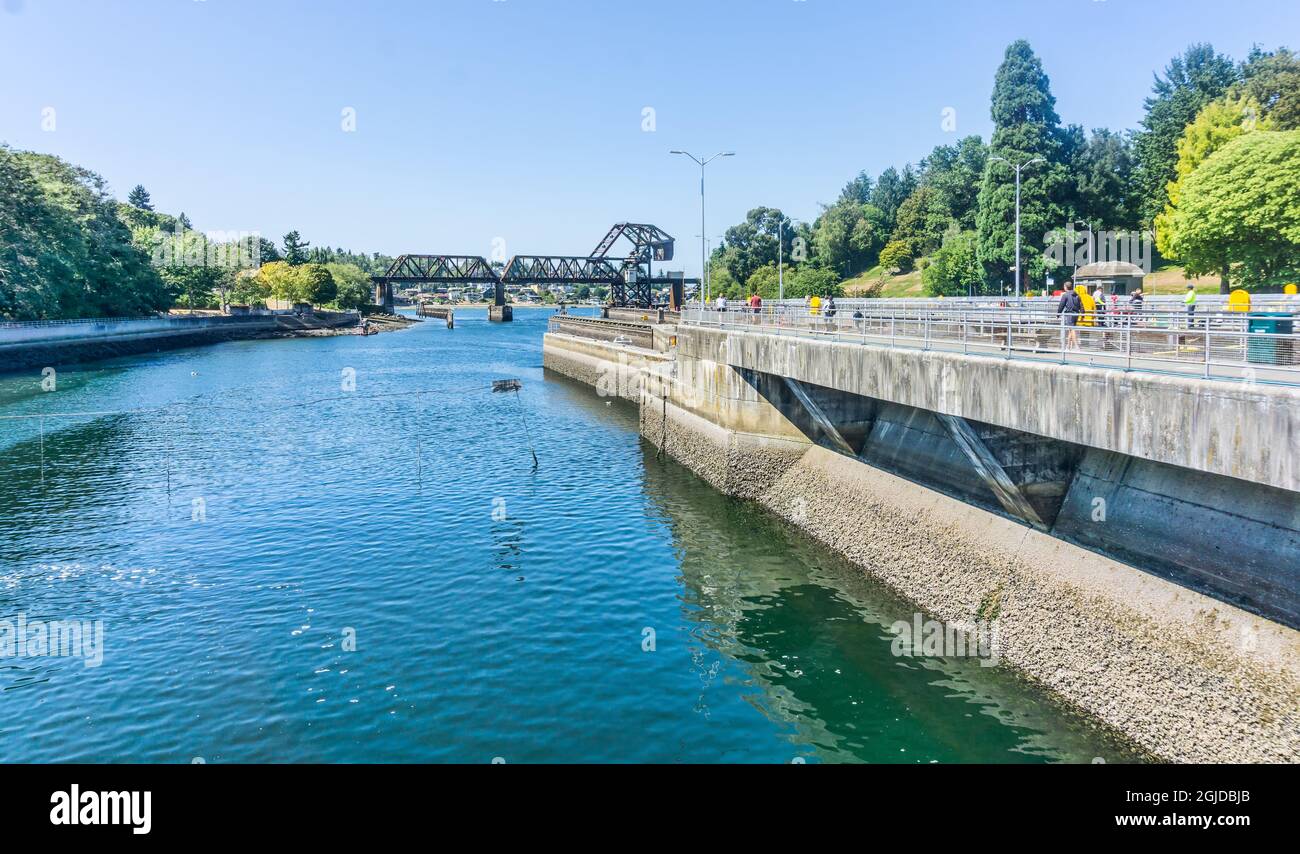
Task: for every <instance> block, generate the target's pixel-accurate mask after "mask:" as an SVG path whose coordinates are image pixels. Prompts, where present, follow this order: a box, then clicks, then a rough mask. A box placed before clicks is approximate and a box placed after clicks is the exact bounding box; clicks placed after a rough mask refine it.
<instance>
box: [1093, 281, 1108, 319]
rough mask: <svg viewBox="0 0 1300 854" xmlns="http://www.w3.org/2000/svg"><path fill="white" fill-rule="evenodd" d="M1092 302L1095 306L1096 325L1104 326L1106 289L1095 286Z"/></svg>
mask: <svg viewBox="0 0 1300 854" xmlns="http://www.w3.org/2000/svg"><path fill="white" fill-rule="evenodd" d="M1092 301H1093V302H1094V303H1096V304H1097V325H1098V326H1106V325H1107V324H1106V289H1105V288H1103V287H1102V286H1101V285H1097V290H1095V291H1093V292H1092Z"/></svg>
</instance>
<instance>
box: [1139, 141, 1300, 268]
mask: <svg viewBox="0 0 1300 854" xmlns="http://www.w3.org/2000/svg"><path fill="white" fill-rule="evenodd" d="M1297 175H1300V130H1293V131H1259V132H1256V133H1246V134H1242V135H1240V136H1238V137H1237V138H1236V139H1234V140H1232V141H1231V142H1228V143H1227V144H1226V145H1224V146H1223V147H1222V148H1220V149H1219V150H1218V151H1215V152H1214V153H1213V154H1211V155H1210V156H1209V157H1208V158H1206V159H1205V160H1204V161H1203V162H1202V163H1201V164H1200V165H1199V166H1197V167H1196V169H1195V170H1194V171H1193V172H1192V173H1191V174H1189V175H1188V176H1187V177H1186V178H1185V179H1183V180H1182V182H1181V187H1180V191H1179V202H1178V205H1177V207H1176V208H1174V209H1173V210H1172V212H1171V214H1170V215H1169V216H1168V217H1165V218H1164V219H1163V226H1164V234H1163V239H1164V240H1165V241H1166V244H1167V245H1168V246H1169V248H1170V251H1171V252H1172V253H1173V254H1174V255H1175V256H1176V257H1177V258H1179V259H1180V260H1181V261H1182V262H1183V264H1184V265H1185V267H1186V270H1187V272H1188V274H1190V275H1193V276H1195V275H1203V274H1206V273H1212V272H1217V273H1219V274H1220V275H1221V276H1223V277H1224V278H1225V279H1228V278H1232V279H1236V280H1237V281H1239V282H1240V283H1241V284H1242V285H1244V286H1246V287H1252V288H1258V287H1265V286H1274V285H1280V284H1283V283H1285V282H1289V281H1295V280H1296V279H1297V278H1300V181H1297V180H1296V176H1297Z"/></svg>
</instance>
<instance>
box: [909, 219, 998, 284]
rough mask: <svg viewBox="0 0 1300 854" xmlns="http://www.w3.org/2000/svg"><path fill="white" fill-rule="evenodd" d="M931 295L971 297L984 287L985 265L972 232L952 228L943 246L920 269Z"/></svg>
mask: <svg viewBox="0 0 1300 854" xmlns="http://www.w3.org/2000/svg"><path fill="white" fill-rule="evenodd" d="M921 282H922V284H923V285H924V286H925V292H926V294H928V295H929V296H932V297H937V296H950V297H955V296H969V295H974V294H978V293H981V292H982V291H983V290H984V268H983V266H982V265H981V264H980V260H979V246H978V238H977V236H976V234H975V232H974V231H973V230H971V231H957V230H955V229H954V230H952V231H949V232H948V234H947V235H945V236H944V240H943V245H942V246H941V247H939V251H938V252H935V253H934V255H933V256H931V258H930V266H928V267H926V268H925V269H924V270H922V271H921Z"/></svg>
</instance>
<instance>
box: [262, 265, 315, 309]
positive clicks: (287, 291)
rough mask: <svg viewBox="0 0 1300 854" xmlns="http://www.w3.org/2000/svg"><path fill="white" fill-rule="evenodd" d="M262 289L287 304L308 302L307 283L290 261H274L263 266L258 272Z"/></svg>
mask: <svg viewBox="0 0 1300 854" xmlns="http://www.w3.org/2000/svg"><path fill="white" fill-rule="evenodd" d="M257 278H258V282H259V285H258V287H259V288H260V289H264V290H265V292H266V293H267V294H269V295H270V296H271V297H274V298H275V299H278V300H283V301H285V302H290V303H295V302H307V298H308V297H309V296H310V294H308V293H307V288H306V281H305V280H304V279H303V277H301V276H299V275H298V274H297V270H296V269H295V268H294V267H293V266H292V265H290V264H289V262H288V261H272V262H271V263H270V264H263V265H262V266H261V268H260V269H258V271H257Z"/></svg>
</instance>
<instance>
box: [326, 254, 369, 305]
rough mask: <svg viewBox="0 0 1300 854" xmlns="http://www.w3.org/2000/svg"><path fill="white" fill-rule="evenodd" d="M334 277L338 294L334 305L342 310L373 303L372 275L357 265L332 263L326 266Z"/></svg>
mask: <svg viewBox="0 0 1300 854" xmlns="http://www.w3.org/2000/svg"><path fill="white" fill-rule="evenodd" d="M325 267H326V269H328V270H329V271H330V275H331V276H333V277H334V284H335V286H336V288H337V291H338V292H337V294H336V295H335V297H334V304H335V305H337V306H338V307H339V308H341V309H351V308H360V307H361V306H363V305H368V304H369V303H370V301H371V288H372V285H371V282H370V274H368V273H366V271H364V270H362V269H361V268H360V267H358V266H357V265H356V264H340V263H337V262H335V263H331V264H326V265H325Z"/></svg>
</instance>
